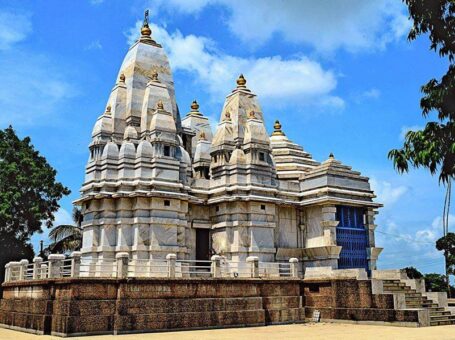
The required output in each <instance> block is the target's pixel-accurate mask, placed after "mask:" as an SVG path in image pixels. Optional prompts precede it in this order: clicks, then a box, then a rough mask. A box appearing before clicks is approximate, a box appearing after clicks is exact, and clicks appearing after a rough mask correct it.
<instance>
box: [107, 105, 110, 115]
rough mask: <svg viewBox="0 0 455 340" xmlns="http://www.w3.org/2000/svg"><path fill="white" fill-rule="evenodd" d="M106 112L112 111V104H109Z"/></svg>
mask: <svg viewBox="0 0 455 340" xmlns="http://www.w3.org/2000/svg"><path fill="white" fill-rule="evenodd" d="M106 113H111V106H110V105H108V106H107V107H106Z"/></svg>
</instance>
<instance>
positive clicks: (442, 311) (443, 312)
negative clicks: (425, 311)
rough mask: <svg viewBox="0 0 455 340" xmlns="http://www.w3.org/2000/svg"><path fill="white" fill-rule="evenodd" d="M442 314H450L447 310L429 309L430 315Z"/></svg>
mask: <svg viewBox="0 0 455 340" xmlns="http://www.w3.org/2000/svg"><path fill="white" fill-rule="evenodd" d="M442 315H449V316H450V315H452V313H450V312H449V311H448V310H440V311H432V310H430V316H442Z"/></svg>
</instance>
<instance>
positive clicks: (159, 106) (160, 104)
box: [156, 100, 164, 110]
mask: <svg viewBox="0 0 455 340" xmlns="http://www.w3.org/2000/svg"><path fill="white" fill-rule="evenodd" d="M156 108H157V109H158V110H164V105H163V102H162V101H161V100H160V101H158V103H157V104H156Z"/></svg>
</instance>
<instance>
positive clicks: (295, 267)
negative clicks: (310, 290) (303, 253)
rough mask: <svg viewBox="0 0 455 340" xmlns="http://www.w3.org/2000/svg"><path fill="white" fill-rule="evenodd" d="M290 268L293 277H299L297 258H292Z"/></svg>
mask: <svg viewBox="0 0 455 340" xmlns="http://www.w3.org/2000/svg"><path fill="white" fill-rule="evenodd" d="M289 266H290V268H291V273H290V274H291V277H299V259H297V258H295V257H292V258H290V259H289Z"/></svg>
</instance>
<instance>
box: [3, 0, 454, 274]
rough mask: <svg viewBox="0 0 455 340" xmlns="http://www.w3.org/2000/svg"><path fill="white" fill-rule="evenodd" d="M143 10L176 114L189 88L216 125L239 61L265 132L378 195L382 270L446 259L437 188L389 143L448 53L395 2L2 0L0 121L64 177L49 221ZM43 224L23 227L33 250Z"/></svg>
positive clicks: (64, 214) (74, 179) (430, 268)
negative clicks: (344, 170) (405, 169)
mask: <svg viewBox="0 0 455 340" xmlns="http://www.w3.org/2000/svg"><path fill="white" fill-rule="evenodd" d="M145 9H149V10H150V15H151V18H150V21H151V23H152V25H151V28H152V31H153V33H152V36H153V38H154V39H155V40H156V41H158V42H159V43H161V44H162V45H163V47H164V49H165V50H166V52H167V54H168V56H169V59H170V63H171V68H172V69H173V75H174V82H175V88H176V96H177V102H178V104H179V107H180V111H181V112H182V117H183V115H184V114H185V113H186V112H187V111H189V106H190V103H191V102H192V100H193V99H197V100H198V102H199V104H200V110H201V111H202V112H203V113H204V114H205V115H207V116H208V117H209V119H210V121H211V122H212V124H216V122H217V121H218V119H219V115H220V113H221V109H222V105H223V102H224V98H225V96H226V95H227V94H228V93H229V92H230V90H232V89H233V88H234V85H235V79H236V78H237V76H238V75H239V74H240V73H243V74H244V75H245V77H246V79H247V81H248V87H249V88H250V89H251V90H252V91H253V92H254V93H256V94H257V95H258V98H259V102H260V103H261V106H262V109H263V112H264V116H265V120H266V125H267V128H268V130H269V131H272V125H273V122H274V121H275V119H279V120H280V121H281V123H282V126H283V131H284V132H285V133H286V135H287V136H288V137H289V138H290V139H291V140H293V141H294V142H297V143H299V144H300V145H302V146H303V147H304V149H305V150H306V151H308V152H310V153H311V154H312V155H313V157H314V158H315V159H316V160H318V161H323V160H325V159H327V157H328V155H329V153H330V152H333V153H334V155H335V158H337V159H338V160H340V161H341V162H343V163H344V164H347V165H350V166H352V167H353V169H354V170H358V171H361V173H362V174H363V175H365V176H368V177H370V182H371V185H372V187H373V188H374V190H375V192H376V194H377V199H376V201H378V202H380V203H383V204H384V207H383V208H381V209H380V211H379V214H378V215H377V219H376V224H377V229H376V244H377V246H379V247H384V251H383V252H382V254H381V256H380V259H379V261H378V267H379V268H380V269H391V268H402V267H405V266H411V265H413V266H416V267H417V268H418V269H419V270H421V271H422V272H442V271H443V257H442V255H441V253H439V252H438V251H437V250H436V249H435V248H434V242H435V240H436V239H438V238H439V237H441V236H442V226H441V217H440V216H441V213H442V208H443V199H444V187H443V186H441V185H439V183H438V179H437V177H432V176H431V175H430V174H429V173H428V172H427V171H425V170H411V171H410V173H409V174H405V175H400V174H398V173H397V172H396V171H395V170H394V169H393V164H392V162H391V161H390V160H388V158H387V153H388V151H389V150H391V149H393V148H397V147H400V146H401V145H402V143H403V136H404V134H405V133H406V131H408V130H410V129H417V128H419V127H422V126H424V125H425V119H423V118H422V116H421V111H420V108H419V100H420V97H421V93H420V88H421V86H422V85H423V84H425V83H426V82H427V81H428V80H430V79H431V78H434V77H436V78H439V77H440V76H441V75H442V74H444V73H445V71H446V69H447V62H446V61H445V60H444V59H440V58H439V57H438V56H437V55H436V54H435V53H434V52H432V51H430V50H429V41H428V38H427V37H425V36H424V37H421V38H419V39H417V40H416V41H413V42H409V41H408V40H407V32H408V31H409V28H410V25H411V23H410V21H409V19H408V14H407V9H406V7H405V6H404V5H403V4H402V3H401V2H400V1H398V0H395V1H392V0H382V1H375V0H369V1H365V0H345V1H328V0H320V1H310V0H287V1H280V0H267V1H263V0H249V1H241V0H154V1H150V0H131V1H121V0H79V1H64V2H62V1H58V0H46V1H31V0H24V1H6V0H0V82H1V83H2V86H0V128H5V127H7V126H8V125H12V126H13V127H14V129H15V130H16V131H17V133H18V135H19V136H20V137H25V136H30V137H31V139H32V143H33V144H34V145H35V147H36V148H37V149H38V150H39V151H40V152H41V153H42V154H43V155H44V156H45V157H46V158H47V160H48V161H49V163H50V164H51V165H52V166H53V167H54V168H55V169H56V170H57V171H58V180H59V181H61V182H62V183H63V184H65V185H66V186H68V187H69V188H70V189H71V191H72V192H71V195H69V196H68V197H65V198H63V199H62V200H61V202H60V203H61V209H60V210H59V211H58V212H57V214H56V224H61V223H70V222H71V210H72V203H71V202H72V201H74V200H75V199H77V198H78V195H79V188H80V186H81V184H82V181H83V178H84V168H85V164H86V161H87V159H88V144H89V142H90V136H91V130H92V127H93V124H94V123H95V121H96V119H97V117H98V116H99V115H100V114H101V113H102V111H103V110H104V108H105V105H106V101H107V99H108V95H109V93H110V90H111V89H112V87H113V85H114V83H115V80H116V79H115V78H116V75H117V72H118V69H119V67H120V65H121V62H122V60H123V58H124V56H125V54H126V52H127V50H128V46H129V44H131V42H132V41H134V40H135V39H136V38H137V36H138V27H140V25H141V22H142V19H143V12H144V10H145ZM430 118H435V116H434V115H432V116H430ZM451 213H452V215H451V217H450V229H451V230H452V231H453V229H454V227H455V218H454V217H455V213H454V212H453V209H452V211H451ZM47 233H48V231H45V232H44V233H43V234H36V235H34V236H33V238H32V241H33V244H34V247H35V249H37V248H38V244H39V240H41V239H43V240H44V243H45V244H47V243H48V240H47Z"/></svg>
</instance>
